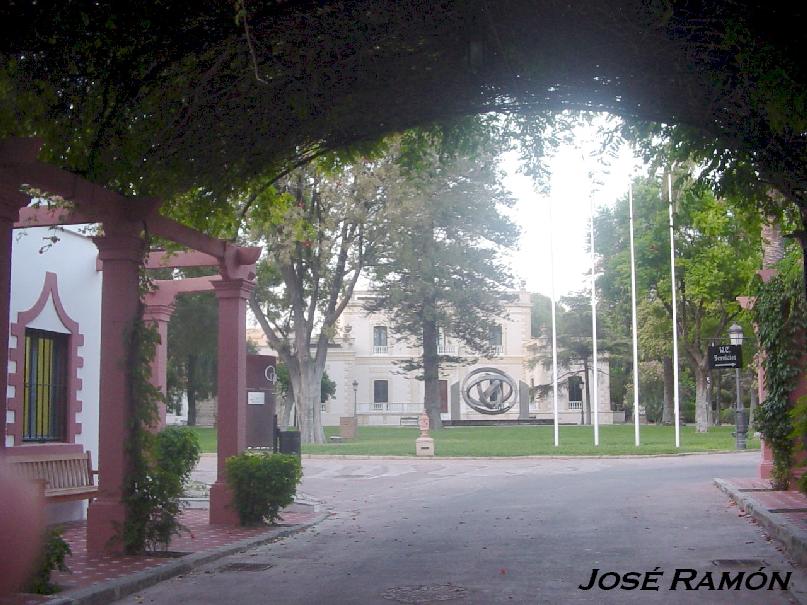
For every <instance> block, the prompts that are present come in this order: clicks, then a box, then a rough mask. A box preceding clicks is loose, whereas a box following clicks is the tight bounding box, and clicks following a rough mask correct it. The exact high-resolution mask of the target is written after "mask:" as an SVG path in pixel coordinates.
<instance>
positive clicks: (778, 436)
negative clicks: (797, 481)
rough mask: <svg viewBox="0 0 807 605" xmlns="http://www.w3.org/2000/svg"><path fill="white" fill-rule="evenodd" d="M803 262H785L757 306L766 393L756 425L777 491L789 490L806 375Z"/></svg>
mask: <svg viewBox="0 0 807 605" xmlns="http://www.w3.org/2000/svg"><path fill="white" fill-rule="evenodd" d="M798 260H799V262H793V261H794V259H786V260H785V261H784V263H783V266H782V268H781V269H782V270H781V272H780V273H779V274H778V275H776V276H775V277H773V278H772V279H771V280H770V281H768V282H767V283H764V284H761V285H760V286H759V289H758V292H757V296H756V301H755V303H754V321H755V323H756V325H757V330H758V332H757V336H758V338H759V344H760V348H761V350H762V351H764V358H763V362H762V363H763V367H764V370H765V390H766V393H767V394H766V397H765V401H764V402H763V403H762V405H761V406H760V407H759V409H758V411H757V414H756V420H755V421H756V424H757V427H758V428H759V430H760V432H761V433H762V435H763V437H764V438H765V441H766V442H767V444H768V445H769V446H770V448H771V450H772V452H773V472H772V477H771V484H772V486H773V488H774V489H787V488H788V486H789V483H790V470H791V468H792V466H793V451H794V446H795V442H794V424H793V414H792V409H791V405H790V399H789V397H790V394H791V392H792V391H793V389H794V387H795V385H796V382H797V380H798V378H799V376H800V375H801V373H802V370H803V368H802V354H803V353H802V352H803V343H804V338H805V334H806V333H807V301H805V297H804V284H803V282H802V276H801V271H800V266H799V263H800V259H798Z"/></svg>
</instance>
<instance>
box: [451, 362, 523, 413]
mask: <svg viewBox="0 0 807 605" xmlns="http://www.w3.org/2000/svg"><path fill="white" fill-rule="evenodd" d="M517 392H518V391H517V389H516V382H515V380H513V379H512V378H510V376H508V375H507V374H505V373H504V372H502V371H501V370H497V369H496V368H477V369H476V370H474V371H473V372H471V373H469V374H468V375H467V376H466V377H465V380H463V381H462V398H463V400H465V403H467V404H468V405H469V406H471V407H472V408H473V409H475V410H476V411H477V412H479V413H481V414H504V413H505V412H506V411H508V410H509V409H510V408H512V407H513V406H514V405H515V404H516V400H517V397H516V393H517Z"/></svg>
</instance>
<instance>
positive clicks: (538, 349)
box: [529, 293, 625, 424]
mask: <svg viewBox="0 0 807 605" xmlns="http://www.w3.org/2000/svg"><path fill="white" fill-rule="evenodd" d="M598 320H599V321H598V324H597V354H598V357H602V356H603V355H619V354H620V353H622V352H624V348H625V342H624V341H623V340H620V338H619V337H618V336H617V335H615V334H614V333H613V332H612V330H611V328H610V326H609V324H608V322H607V318H604V317H603V318H599V317H598ZM556 321H557V352H556V353H557V359H558V368H566V372H565V373H564V374H559V375H558V381H559V382H560V380H561V379H563V378H567V377H571V376H579V375H580V374H582V380H583V389H584V392H585V397H584V406H583V409H582V410H581V412H580V418H581V423H582V424H590V423H591V411H592V410H591V403H592V402H591V388H590V383H591V377H592V375H593V359H594V347H593V340H592V337H591V336H592V334H591V298H590V295H589V294H586V293H579V294H573V295H571V296H564V297H562V298H561V299H560V300H559V301H558V306H557V309H556ZM552 361H553V359H552V349H551V347H547V346H545V345H535V346H533V347H531V356H530V359H529V363H530V365H531V366H532V367H535V365H537V364H541V365H542V366H543V367H544V368H551V367H552ZM580 367H582V371H581V370H579V369H578V368H580ZM599 371H600V372H602V370H599ZM551 389H552V383H547V384H541V385H536V390H537V392H538V393H547V392H549V391H550V390H551Z"/></svg>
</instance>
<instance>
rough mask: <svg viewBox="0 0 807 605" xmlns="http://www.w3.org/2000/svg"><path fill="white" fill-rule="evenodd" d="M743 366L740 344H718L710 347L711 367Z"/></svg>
mask: <svg viewBox="0 0 807 605" xmlns="http://www.w3.org/2000/svg"><path fill="white" fill-rule="evenodd" d="M742 366H743V354H742V347H741V346H740V345H718V346H716V347H709V367H710V368H741V367H742Z"/></svg>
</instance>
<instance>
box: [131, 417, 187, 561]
mask: <svg viewBox="0 0 807 605" xmlns="http://www.w3.org/2000/svg"><path fill="white" fill-rule="evenodd" d="M149 446H150V447H149V448H148V449H149V451H148V456H147V460H148V469H147V471H146V475H145V480H144V481H143V482H142V483H141V484H139V485H137V486H136V487H137V490H136V491H135V492H134V495H133V496H131V497H130V501H131V503H132V504H133V505H135V506H133V509H132V510H133V511H134V514H132V515H130V518H129V519H128V520H127V524H126V527H125V530H124V542H125V545H126V551H127V552H129V553H135V552H142V551H143V550H146V549H148V550H157V549H161V550H166V549H167V548H168V545H169V544H170V542H171V538H173V537H174V536H176V535H179V534H180V533H181V532H182V530H184V529H185V528H184V526H183V525H182V524H181V523H180V522H179V513H180V512H181V503H180V498H181V497H182V492H183V489H184V485H185V482H186V481H187V480H188V478H189V477H190V474H191V472H192V471H193V469H194V467H195V466H196V463H197V462H198V461H199V441H198V439H197V438H196V434H195V433H194V432H193V430H192V429H189V428H187V427H166V428H165V429H163V430H162V431H160V432H159V433H158V434H157V435H156V436H155V438H154V440H153V441H151V442H149Z"/></svg>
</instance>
